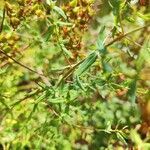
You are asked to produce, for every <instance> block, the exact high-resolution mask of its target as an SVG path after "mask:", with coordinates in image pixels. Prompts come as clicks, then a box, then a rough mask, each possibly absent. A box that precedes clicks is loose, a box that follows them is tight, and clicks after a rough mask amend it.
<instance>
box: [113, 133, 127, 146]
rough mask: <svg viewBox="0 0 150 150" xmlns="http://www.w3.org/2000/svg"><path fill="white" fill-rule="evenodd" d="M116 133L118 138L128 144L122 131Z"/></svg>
mask: <svg viewBox="0 0 150 150" xmlns="http://www.w3.org/2000/svg"><path fill="white" fill-rule="evenodd" d="M116 135H117V138H118V139H119V140H120V141H121V142H122V143H124V144H126V145H127V143H126V141H125V139H124V137H123V135H122V134H121V133H119V132H117V133H116Z"/></svg>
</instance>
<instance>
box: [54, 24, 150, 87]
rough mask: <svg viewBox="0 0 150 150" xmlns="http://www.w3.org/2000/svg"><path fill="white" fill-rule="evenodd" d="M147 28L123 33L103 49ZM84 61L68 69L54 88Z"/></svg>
mask: <svg viewBox="0 0 150 150" xmlns="http://www.w3.org/2000/svg"><path fill="white" fill-rule="evenodd" d="M149 26H150V24H148V25H145V26H143V27H140V28H137V29H135V30H132V31H129V32H127V33H125V34H122V35H120V36H118V37H116V38H115V39H113V40H112V41H110V42H109V43H107V44H105V45H104V47H106V48H107V47H109V46H111V45H112V44H114V43H115V42H117V41H119V40H122V39H123V38H125V37H127V36H128V35H130V34H132V33H134V32H137V31H139V30H142V29H144V28H147V27H149ZM85 59H86V58H85ZM85 59H83V60H81V61H79V62H78V63H77V64H75V65H73V67H72V68H70V69H69V70H68V71H67V73H66V74H65V75H64V76H63V77H62V78H61V80H60V81H59V82H58V84H57V86H56V87H58V86H59V85H60V84H61V83H62V81H63V80H65V79H67V78H68V77H69V76H71V74H72V73H73V71H74V70H75V69H76V68H77V67H78V66H79V65H80V64H81V63H82V62H84V60H85ZM65 69H66V68H65Z"/></svg>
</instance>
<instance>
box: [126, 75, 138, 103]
mask: <svg viewBox="0 0 150 150" xmlns="http://www.w3.org/2000/svg"><path fill="white" fill-rule="evenodd" d="M136 84H137V77H136V78H135V79H134V80H133V81H131V83H130V84H129V90H128V93H127V95H128V98H129V101H130V102H131V103H132V104H134V103H135V100H136Z"/></svg>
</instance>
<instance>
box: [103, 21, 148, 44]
mask: <svg viewBox="0 0 150 150" xmlns="http://www.w3.org/2000/svg"><path fill="white" fill-rule="evenodd" d="M149 26H150V24H148V25H145V26H143V27H140V28H137V29H135V30H132V31H129V32H127V33H125V34H122V35H120V36H118V37H116V38H115V39H113V40H112V41H110V42H109V43H107V44H106V45H105V47H108V46H110V45H112V44H114V43H115V42H117V41H119V40H122V39H123V38H125V37H126V36H128V35H130V34H132V33H134V32H137V31H139V30H142V29H144V28H147V27H149Z"/></svg>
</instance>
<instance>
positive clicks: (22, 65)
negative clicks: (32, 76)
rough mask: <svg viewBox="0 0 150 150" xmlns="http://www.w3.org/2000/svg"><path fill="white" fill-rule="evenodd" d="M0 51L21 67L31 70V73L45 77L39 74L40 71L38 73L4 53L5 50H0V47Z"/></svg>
mask: <svg viewBox="0 0 150 150" xmlns="http://www.w3.org/2000/svg"><path fill="white" fill-rule="evenodd" d="M0 53H2V54H3V55H5V56H6V57H7V58H10V59H11V60H13V61H14V62H15V63H16V64H18V65H20V66H21V67H23V68H26V69H27V70H29V71H31V72H33V73H36V74H38V75H39V76H43V77H45V76H44V75H43V74H40V73H38V72H37V71H35V70H33V69H31V68H29V67H27V66H25V65H24V64H22V63H20V62H18V61H17V60H15V59H14V58H13V57H11V56H9V55H8V54H7V53H5V52H4V51H3V50H1V49H0Z"/></svg>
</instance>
